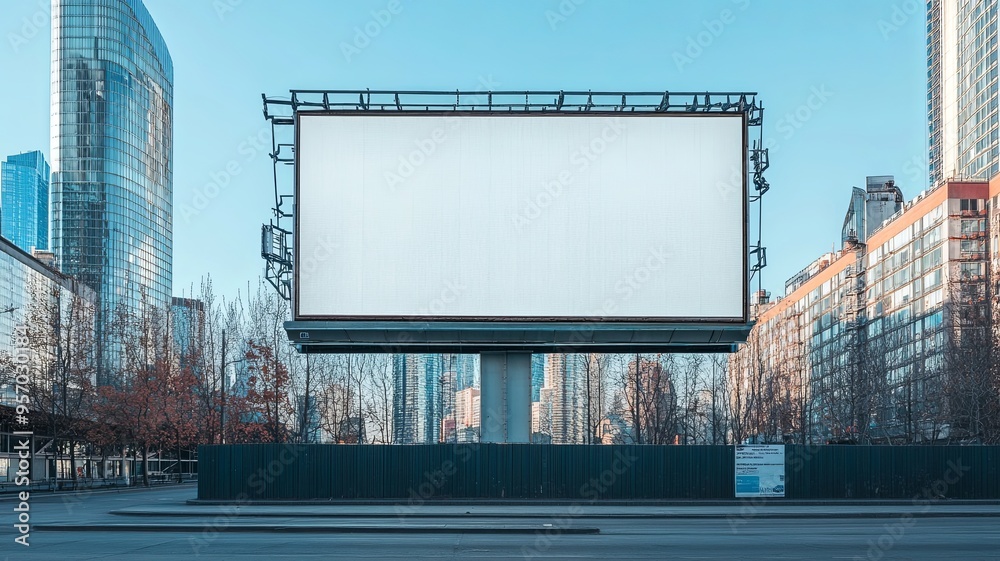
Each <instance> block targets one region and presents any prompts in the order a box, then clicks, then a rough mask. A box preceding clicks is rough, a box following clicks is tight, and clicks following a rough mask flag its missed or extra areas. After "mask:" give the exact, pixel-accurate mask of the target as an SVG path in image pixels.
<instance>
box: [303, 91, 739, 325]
mask: <svg viewBox="0 0 1000 561" xmlns="http://www.w3.org/2000/svg"><path fill="white" fill-rule="evenodd" d="M403 115H406V116H428V117H446V116H457V117H513V118H520V117H547V118H548V117H551V118H576V117H599V116H607V117H611V116H614V117H626V118H628V117H646V118H649V117H655V118H678V119H692V118H694V119H704V118H730V119H732V118H737V116H738V117H739V118H740V119H741V130H742V136H743V138H742V143H743V171H742V174H741V176H742V201H743V252H742V255H743V316H742V317H739V318H737V317H723V318H718V317H698V318H688V317H624V316H623V317H613V318H609V317H601V316H580V317H569V316H558V317H524V316H510V317H492V316H490V317H474V316H329V315H327V316H322V315H320V316H315V315H301V314H300V313H299V307H298V303H299V282H298V271H299V231H300V228H299V212H298V206H299V203H300V198H299V195H300V193H299V161H298V158H299V154H301V152H300V150H299V140H300V139H299V133H300V131H301V126H300V125H301V120H302V118H303V117H309V118H312V117H329V116H351V117H358V118H384V117H399V116H403ZM294 124H295V135H294V151H293V153H294V154H295V156H294V158H295V165H294V168H295V171H294V184H295V185H294V189H293V201H294V202H293V204H294V206H293V211H292V214H293V232H292V234H293V240H294V241H293V245H292V298H291V299H292V302H291V304H292V305H291V309H292V320H293V321H294V322H296V323H298V322H377V323H398V324H400V325H402V324H419V323H440V324H449V323H482V324H484V325H483V329H485V330H491V329H493V328H492V327H491V326H490V324H495V323H497V322H502V323H518V324H537V325H539V329H545V327H544V326H545V325H547V324H553V323H560V324H566V323H569V324H573V323H579V324H581V325H582V324H595V323H597V324H603V325H615V324H649V325H663V324H670V325H697V324H715V325H719V324H723V325H739V324H748V323H750V251H751V248H750V238H749V235H750V196H749V176H750V162H749V160H750V150H751V148H750V142H749V126H750V124H749V116H748V114H747V112H746V111H732V112H684V113H681V112H669V111H667V112H658V111H552V112H547V111H499V110H480V111H473V110H437V109H435V110H425V111H421V110H411V109H407V110H399V109H381V110H357V109H337V110H311V111H295V113H294ZM623 328H624V329H626V330H628V329H630V328H628V327H625V326H623ZM456 344H457V345H461V344H462V343H460V342H458V341H456Z"/></svg>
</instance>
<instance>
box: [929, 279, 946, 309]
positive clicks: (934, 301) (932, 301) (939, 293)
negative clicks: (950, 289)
mask: <svg viewBox="0 0 1000 561" xmlns="http://www.w3.org/2000/svg"><path fill="white" fill-rule="evenodd" d="M926 282H927V281H926V279H925V280H924V283H925V285H926ZM943 297H944V291H943V290H941V289H940V288H939V289H937V290H935V291H933V292H928V293H927V295H926V296H924V309H925V310H933V309H934V308H936V307H937V306H940V305H941V302H942V298H943Z"/></svg>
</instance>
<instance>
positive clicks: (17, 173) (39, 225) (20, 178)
mask: <svg viewBox="0 0 1000 561" xmlns="http://www.w3.org/2000/svg"><path fill="white" fill-rule="evenodd" d="M0 214H2V216H0V233H2V234H3V237H5V238H7V239H8V240H10V241H12V242H14V245H16V246H17V247H19V248H21V249H23V250H24V251H28V252H30V251H31V250H32V249H48V248H49V164H47V163H45V156H43V155H42V153H41V152H39V151H37V150H36V151H34V152H25V153H23V154H17V155H14V156H8V157H7V161H5V162H2V163H0Z"/></svg>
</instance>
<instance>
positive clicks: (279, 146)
mask: <svg viewBox="0 0 1000 561" xmlns="http://www.w3.org/2000/svg"><path fill="white" fill-rule="evenodd" d="M261 97H262V99H263V102H264V118H265V119H266V120H267V121H269V122H270V123H271V137H272V142H271V152H270V156H271V161H272V162H273V166H274V208H273V209H272V210H273V216H272V218H271V220H270V222H269V223H268V224H265V225H264V226H263V228H262V230H261V257H263V258H264V260H265V262H266V270H265V277H266V278H267V280H268V282H269V283H270V284H271V285H272V286H274V288H275V289H276V290H277V291H278V293H279V294H280V295H281V296H282V297H283V298H285V299H286V300H288V299H290V298H291V294H292V278H293V271H292V255H293V254H292V246H291V244H292V240H293V239H294V238H293V236H292V225H293V223H294V222H293V208H294V202H293V200H292V198H293V193H294V184H293V181H294V180H293V179H292V178H293V177H294V174H293V173H287V172H288V171H291V170H292V169H293V166H294V165H295V153H294V151H295V145H294V138H295V115H296V114H297V113H299V112H302V111H330V110H339V111H345V110H353V111H362V112H363V111H401V112H411V113H412V112H423V111H483V112H492V113H497V114H500V113H503V112H536V113H558V112H573V111H593V112H602V113H613V112H621V111H626V112H631V111H638V112H659V113H662V112H675V113H677V112H687V113H695V112H706V113H708V112H728V113H734V112H742V113H745V114H746V115H747V126H748V128H749V135H748V138H750V139H751V140H750V146H749V147H748V149H749V154H748V158H749V165H748V175H749V177H748V178H747V180H748V186H749V187H751V188H749V189H748V192H749V193H750V195H749V201H748V203H749V204H750V213H751V216H752V215H753V213H754V211H756V217H757V224H756V240H751V242H750V246H749V247H748V248H747V251H748V255H749V258H748V263H749V268H750V270H749V278H750V281H751V282H752V281H753V279H754V278H755V277H756V278H757V281H758V287H759V286H760V284H761V283H760V272H761V269H763V268H764V267H765V266H766V265H767V253H766V250H765V247H764V246H763V245H762V244H761V218H762V213H761V198H762V197H763V196H764V194H765V193H767V191H768V189H769V185H768V183H767V180H766V179H764V172H765V171H766V170H767V168H768V166H769V160H768V150H767V148H765V147H764V142H763V127H762V122H763V116H764V107H763V105H762V104H761V103H760V102H759V101H758V100H757V94H756V93H755V92H670V91H665V92H591V91H586V92H583V91H461V90H456V91H393V90H291V91H290V96H288V97H284V96H282V97H268V96H267V95H265V94H261ZM286 166H288V168H287V170H285V169H284V168H285V167H286ZM286 175H287V179H286V178H285V176H286ZM751 237H752V235H751Z"/></svg>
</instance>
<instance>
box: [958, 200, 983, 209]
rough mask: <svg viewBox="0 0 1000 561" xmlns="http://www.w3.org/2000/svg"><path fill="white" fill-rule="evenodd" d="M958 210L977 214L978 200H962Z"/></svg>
mask: <svg viewBox="0 0 1000 561" xmlns="http://www.w3.org/2000/svg"><path fill="white" fill-rule="evenodd" d="M959 208H960V209H961V210H963V211H966V210H968V211H972V212H979V199H962V200H961V202H960V203H959Z"/></svg>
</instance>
